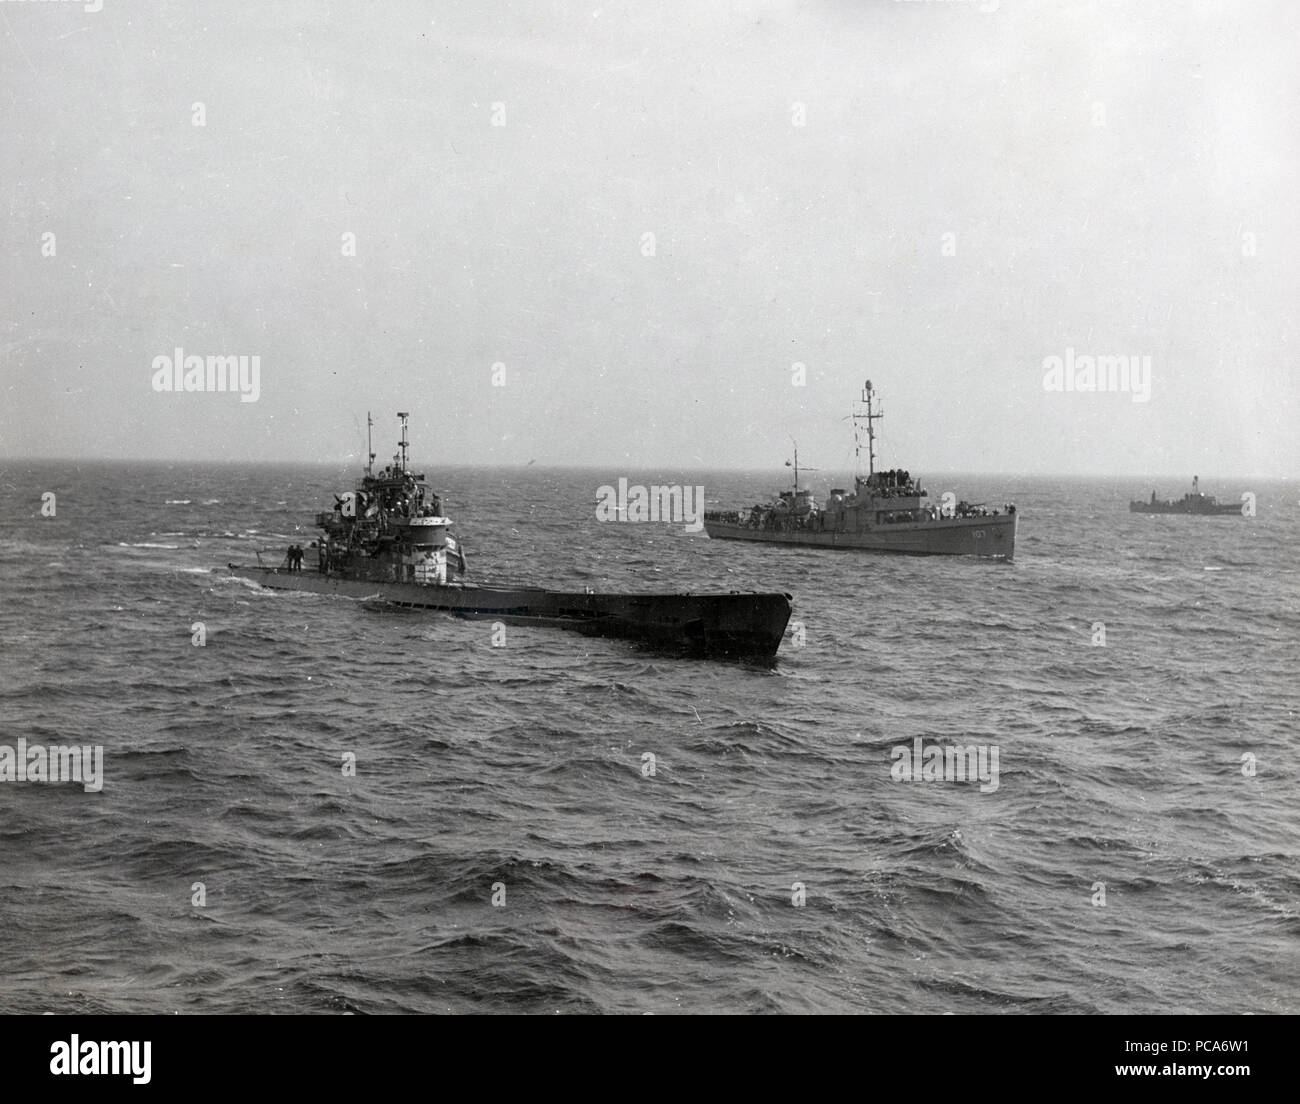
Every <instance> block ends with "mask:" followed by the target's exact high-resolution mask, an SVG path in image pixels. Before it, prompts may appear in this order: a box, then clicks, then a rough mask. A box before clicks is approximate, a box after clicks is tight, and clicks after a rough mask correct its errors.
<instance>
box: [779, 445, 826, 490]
mask: <svg viewBox="0 0 1300 1104" xmlns="http://www.w3.org/2000/svg"><path fill="white" fill-rule="evenodd" d="M790 443H791V444H793V445H794V464H793V465H792V464H791V463H790V461H789V460H787V461H786V462H785V466H786V467H787V468H789V467H793V468H794V493H795V494H798V493H799V442H798V441H796V440H795V439H794V438H793V437H791V438H790ZM820 470H821V469H820V468H804V471H806V472H808V471H820Z"/></svg>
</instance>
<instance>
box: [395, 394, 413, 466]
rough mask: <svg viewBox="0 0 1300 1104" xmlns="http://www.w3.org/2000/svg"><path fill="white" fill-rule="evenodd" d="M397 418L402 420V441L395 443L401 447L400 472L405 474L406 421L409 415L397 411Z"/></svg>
mask: <svg viewBox="0 0 1300 1104" xmlns="http://www.w3.org/2000/svg"><path fill="white" fill-rule="evenodd" d="M397 416H398V417H399V418H401V419H402V439H401V440H400V441H398V442H397V443H398V444H399V445H401V446H402V472H403V473H405V472H406V450H407V447H408V444H407V440H406V419H407V418H409V417H410V414H408V413H406V412H405V411H402V410H399V411H398V412H397Z"/></svg>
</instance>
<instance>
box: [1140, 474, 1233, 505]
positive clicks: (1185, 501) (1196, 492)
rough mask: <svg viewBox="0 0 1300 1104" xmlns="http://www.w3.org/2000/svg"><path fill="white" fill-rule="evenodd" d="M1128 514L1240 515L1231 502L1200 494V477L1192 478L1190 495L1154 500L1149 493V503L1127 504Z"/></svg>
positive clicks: (1152, 493) (1153, 494)
mask: <svg viewBox="0 0 1300 1104" xmlns="http://www.w3.org/2000/svg"><path fill="white" fill-rule="evenodd" d="M1128 510H1129V513H1130V514H1211V515H1213V514H1240V513H1241V512H1242V510H1241V507H1240V506H1236V505H1233V504H1232V503H1231V502H1226V503H1225V502H1220V501H1219V500H1218V499H1217V498H1215V497H1214V496H1213V495H1207V494H1201V477H1200V476H1199V475H1194V476H1192V490H1191V493H1190V494H1185V495H1183V497H1182V498H1179V499H1165V500H1164V501H1163V502H1158V501H1157V500H1156V492H1155V491H1152V492H1151V501H1149V502H1139V501H1137V500H1134V501H1131V502H1129V504H1128Z"/></svg>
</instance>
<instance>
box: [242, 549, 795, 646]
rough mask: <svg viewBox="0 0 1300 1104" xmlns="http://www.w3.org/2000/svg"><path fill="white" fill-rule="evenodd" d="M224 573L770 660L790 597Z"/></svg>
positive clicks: (259, 570) (258, 570)
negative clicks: (573, 590) (572, 590)
mask: <svg viewBox="0 0 1300 1104" xmlns="http://www.w3.org/2000/svg"><path fill="white" fill-rule="evenodd" d="M229 568H230V571H231V573H232V574H235V575H238V576H241V577H243V578H247V579H251V580H253V581H254V582H256V583H259V584H260V585H262V586H265V587H269V588H271V589H274V590H290V591H299V592H305V593H310V594H326V595H335V596H338V597H344V598H370V599H377V600H379V601H383V602H388V603H391V604H393V605H396V606H402V607H405V608H408V609H427V610H434V611H437V612H439V613H449V614H452V615H454V616H456V617H462V618H467V619H472V620H493V621H501V622H504V623H506V624H517V625H536V626H542V627H550V628H560V629H567V630H570V631H574V632H580V633H584V634H586V635H588V636H604V637H616V638H621V639H625V640H634V641H638V642H640V643H643V644H646V645H650V646H653V647H656V648H660V649H665V650H669V651H676V652H682V653H684V654H687V655H691V656H702V657H706V658H717V659H753V660H765V659H772V658H774V657H775V656H776V653H777V649H778V648H779V647H780V645H781V639H782V637H783V636H784V635H785V628H786V624H787V623H788V622H789V620H790V611H791V604H790V595H788V594H757V593H729V594H689V593H688V594H600V593H585V592H564V591H554V590H545V589H543V588H540V587H525V586H478V585H470V584H452V585H438V584H423V583H404V582H384V581H376V580H370V579H358V578H349V577H347V576H345V575H341V574H338V573H334V572H329V573H325V572H319V571H316V572H313V571H310V570H308V571H289V570H287V569H285V568H267V567H254V566H251V565H242V564H230V565H229Z"/></svg>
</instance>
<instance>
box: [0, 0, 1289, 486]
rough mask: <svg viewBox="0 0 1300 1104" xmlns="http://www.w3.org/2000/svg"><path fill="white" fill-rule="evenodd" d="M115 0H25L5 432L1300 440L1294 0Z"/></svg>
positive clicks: (170, 446)
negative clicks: (1077, 384) (217, 378)
mask: <svg viewBox="0 0 1300 1104" xmlns="http://www.w3.org/2000/svg"><path fill="white" fill-rule="evenodd" d="M98 6H100V0H88V2H87V3H68V2H64V3H13V2H6V0H0V122H2V133H0V192H2V194H3V200H2V201H0V202H4V203H7V208H8V209H7V215H6V217H5V220H4V233H3V237H2V238H0V288H2V289H3V303H4V308H5V309H4V325H5V331H4V332H3V333H2V334H0V389H2V391H3V396H4V403H3V408H2V409H0V455H6V456H10V457H16V456H33V457H57V456H69V457H70V456H84V457H113V458H142V459H145V458H177V459H194V460H202V459H251V460H267V461H271V460H328V461H345V460H346V459H348V458H349V457H355V458H357V459H358V460H359V459H360V454H361V452H362V451H364V450H363V447H362V443H361V442H362V440H363V434H364V424H365V412H366V410H367V409H370V410H373V411H374V412H375V420H376V425H377V428H378V430H379V432H378V434H377V441H378V444H379V448H378V449H377V451H378V452H379V453H380V456H381V457H384V456H386V455H389V454H391V452H392V451H393V445H394V442H395V440H396V421H395V419H394V417H393V414H394V412H395V411H397V410H399V409H401V410H409V411H410V412H411V421H412V435H413V438H414V440H415V448H414V452H413V455H414V457H415V458H416V459H417V461H418V462H419V463H420V464H421V465H434V464H437V463H451V462H460V463H484V464H516V463H518V464H523V463H527V462H529V461H536V462H537V463H539V464H597V465H606V466H610V465H613V466H617V467H625V468H629V469H644V468H647V467H653V466H655V465H664V466H671V467H673V468H675V469H681V468H684V467H693V466H698V467H747V468H750V467H761V466H773V467H775V466H779V465H780V464H781V463H782V461H783V460H784V459H785V458H787V457H788V455H789V453H790V438H791V437H792V436H793V437H795V438H796V439H797V440H798V442H799V449H800V459H801V461H803V462H804V463H807V464H810V465H816V466H820V467H823V468H835V467H839V468H845V467H847V466H848V465H849V463H850V462H851V457H852V439H851V436H850V434H849V428H848V425H847V423H845V422H844V421H842V419H843V417H844V415H846V414H847V413H848V412H849V408H850V403H851V401H852V399H853V398H854V397H855V396H856V395H857V393H858V391H859V389H860V387H861V385H862V381H863V380H864V379H867V378H870V379H871V380H872V381H873V383H874V385H875V387H876V390H877V392H878V393H879V394H880V396H881V398H882V400H883V403H884V409H885V412H886V420H885V422H884V423H883V426H882V430H883V438H882V449H883V457H882V459H883V461H884V463H885V466H894V465H897V466H905V467H908V468H910V469H912V470H928V471H935V470H950V471H951V470H956V471H960V470H974V471H982V472H996V471H1005V472H1026V473H1043V474H1048V473H1078V474H1091V473H1098V474H1100V473H1106V474H1116V475H1137V474H1159V475H1168V476H1177V477H1179V478H1187V479H1190V475H1191V474H1192V473H1199V474H1200V475H1201V476H1202V478H1207V477H1211V478H1212V477H1216V476H1220V475H1258V476H1270V475H1272V476H1295V475H1297V474H1300V443H1298V441H1300V434H1297V432H1296V427H1297V423H1298V422H1300V383H1298V382H1297V377H1298V373H1297V370H1296V369H1297V364H1296V352H1295V350H1296V337H1297V324H1296V307H1297V304H1298V303H1300V294H1298V293H1300V280H1297V268H1298V266H1300V248H1298V246H1300V225H1298V223H1300V214H1298V212H1300V202H1297V197H1296V177H1297V167H1298V166H1300V157H1298V156H1297V154H1298V152H1300V151H1298V150H1297V145H1298V144H1300V119H1298V118H1297V109H1296V105H1297V91H1298V89H1297V84H1298V83H1300V79H1298V78H1297V56H1298V53H1300V52H1298V50H1297V44H1298V40H1300V35H1298V34H1297V31H1298V30H1300V4H1296V3H1295V0H1276V2H1274V3H1269V2H1251V3H1241V2H1239V0H1223V2H1208V0H1205V2H1196V0H1193V2H1187V0H1179V2H1164V0H1133V2H1131V3H1108V2H1106V3H1103V2H1094V3H1087V2H1077V0H1072V2H1060V3H1029V2H1024V0H973V2H960V0H947V2H944V0H936V2H925V0H913V2H890V0H839V2H831V0H806V2H801V3H795V2H790V3H784V2H777V0H773V2H768V3H761V2H753V3H750V2H727V3H723V2H721V0H719V2H717V3H710V4H701V3H691V2H688V0H682V2H680V3H674V4H656V3H650V2H646V0H638V2H634V3H627V4H624V3H605V2H603V0H589V2H588V3H586V4H578V3H546V2H543V0H532V2H529V3H522V2H521V3H517V4H504V3H490V2H485V0H473V2H472V3H470V4H467V5H460V4H435V3H431V2H428V0H384V2H383V3H361V2H358V0H349V2H346V3H342V2H340V3H307V2H299V0H276V2H274V3H248V2H239V3H234V2H230V0H208V2H205V3H201V4H199V3H193V2H190V0H186V2H177V3H156V2H144V0H102V10H98V11H93V10H87V9H93V8H96V7H98ZM196 105H201V106H196ZM196 122H201V123H202V124H203V125H195V123H196ZM502 124H503V125H502ZM49 235H53V237H50V236H49ZM348 235H354V236H355V238H354V239H353V238H350V237H348ZM647 235H653V239H651V238H649V237H647ZM353 240H355V247H354V248H353V247H352V244H351V243H352V241H353ZM50 254H52V255H50ZM178 347H179V348H181V349H183V351H184V355H185V356H191V355H198V356H203V357H207V356H217V355H232V356H240V355H242V356H247V357H250V358H251V357H254V356H256V357H258V358H259V360H258V362H257V363H258V365H259V381H258V382H259V393H258V395H257V401H255V402H252V401H241V399H240V396H239V394H238V393H237V392H233V393H207V392H184V391H182V392H180V393H175V392H160V391H157V390H155V389H154V377H155V361H156V358H158V357H161V356H165V357H172V356H173V355H174V351H175V350H176V349H177V348H178ZM1067 350H1072V352H1070V353H1067ZM1119 355H1124V356H1132V357H1134V358H1146V357H1149V358H1150V361H1149V363H1150V391H1149V397H1148V398H1147V399H1146V401H1135V398H1136V399H1138V400H1141V398H1142V396H1141V395H1136V396H1135V394H1134V393H1132V392H1131V391H1130V392H1125V391H1111V392H1105V391H1103V392H1079V391H1050V390H1046V389H1045V386H1044V377H1045V372H1046V370H1047V366H1049V365H1050V363H1051V362H1050V360H1049V358H1052V357H1060V358H1061V359H1062V361H1063V362H1064V361H1065V360H1066V359H1067V357H1073V358H1074V359H1075V361H1076V363H1082V362H1081V361H1079V360H1078V358H1083V357H1098V356H1119ZM1141 362H1142V361H1141V360H1140V359H1138V360H1136V361H1135V363H1141ZM796 363H798V364H801V365H803V366H804V368H803V369H802V372H800V371H799V370H798V369H794V368H792V366H793V365H795V364H796ZM249 364H250V367H251V364H252V362H251V359H250V362H249ZM494 365H498V366H501V365H503V366H504V370H502V368H501V367H497V368H496V369H495V371H494ZM494 375H495V380H494ZM801 377H802V381H803V382H802V386H800V385H798V384H799V383H800V379H801ZM501 382H504V386H496V385H494V383H501ZM1171 490H1172V488H1171Z"/></svg>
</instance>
